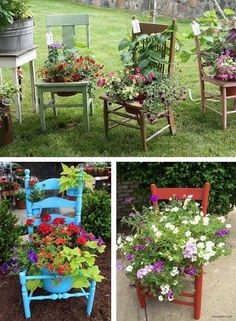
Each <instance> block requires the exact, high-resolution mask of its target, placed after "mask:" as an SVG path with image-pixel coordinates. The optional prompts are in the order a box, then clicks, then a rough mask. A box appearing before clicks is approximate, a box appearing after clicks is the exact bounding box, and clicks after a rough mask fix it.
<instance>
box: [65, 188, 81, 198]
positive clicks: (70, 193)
mask: <svg viewBox="0 0 236 321" xmlns="http://www.w3.org/2000/svg"><path fill="white" fill-rule="evenodd" d="M66 195H67V196H72V197H77V196H78V189H77V188H69V189H68V190H67V191H66Z"/></svg>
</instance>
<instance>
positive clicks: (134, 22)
mask: <svg viewBox="0 0 236 321" xmlns="http://www.w3.org/2000/svg"><path fill="white" fill-rule="evenodd" d="M132 28H133V33H134V34H135V33H140V32H141V29H140V24H139V21H138V19H133V20H132Z"/></svg>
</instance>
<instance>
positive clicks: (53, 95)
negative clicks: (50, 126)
mask: <svg viewBox="0 0 236 321" xmlns="http://www.w3.org/2000/svg"><path fill="white" fill-rule="evenodd" d="M51 103H52V104H53V106H55V93H52V92H51ZM53 114H54V116H55V117H56V116H57V108H56V107H53Z"/></svg>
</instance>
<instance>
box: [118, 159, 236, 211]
mask: <svg viewBox="0 0 236 321" xmlns="http://www.w3.org/2000/svg"><path fill="white" fill-rule="evenodd" d="M235 175H236V163H213V162H211V163H209V162H202V163H200V162H194V163H190V162H185V163H119V164H118V176H119V178H120V179H124V180H132V181H134V182H142V183H141V184H140V189H139V198H140V199H141V200H144V198H146V199H147V198H148V195H149V185H150V184H151V183H155V184H157V186H158V187H202V186H203V184H204V183H205V182H209V183H210V184H211V191H210V198H209V207H208V210H209V212H210V213H213V214H220V215H222V214H227V213H228V212H229V211H230V210H232V209H233V207H234V206H235V205H236V181H235ZM140 195H141V196H140Z"/></svg>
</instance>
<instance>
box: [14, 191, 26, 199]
mask: <svg viewBox="0 0 236 321" xmlns="http://www.w3.org/2000/svg"><path fill="white" fill-rule="evenodd" d="M15 199H16V200H19V201H23V200H25V191H24V190H23V189H19V190H18V191H16V192H15Z"/></svg>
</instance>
